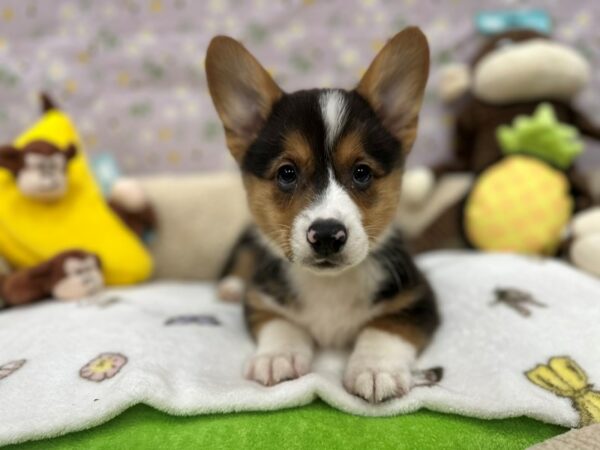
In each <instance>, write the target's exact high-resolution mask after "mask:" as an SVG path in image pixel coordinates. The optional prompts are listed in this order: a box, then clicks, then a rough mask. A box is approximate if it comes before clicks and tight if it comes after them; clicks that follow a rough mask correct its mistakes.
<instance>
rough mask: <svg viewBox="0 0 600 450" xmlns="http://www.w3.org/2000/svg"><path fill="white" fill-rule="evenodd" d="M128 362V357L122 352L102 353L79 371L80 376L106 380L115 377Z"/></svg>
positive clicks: (87, 378)
mask: <svg viewBox="0 0 600 450" xmlns="http://www.w3.org/2000/svg"><path fill="white" fill-rule="evenodd" d="M125 364H127V357H126V356H124V355H122V354H120V353H102V354H100V355H98V356H97V357H96V358H94V359H92V360H91V361H90V362H88V363H87V364H86V365H85V366H83V367H82V368H81V370H80V371H79V376H80V377H81V378H85V379H86V380H90V381H96V382H100V381H104V380H108V379H109V378H112V377H114V376H115V375H116V374H118V373H119V371H120V370H121V368H122V367H123V366H124V365H125Z"/></svg>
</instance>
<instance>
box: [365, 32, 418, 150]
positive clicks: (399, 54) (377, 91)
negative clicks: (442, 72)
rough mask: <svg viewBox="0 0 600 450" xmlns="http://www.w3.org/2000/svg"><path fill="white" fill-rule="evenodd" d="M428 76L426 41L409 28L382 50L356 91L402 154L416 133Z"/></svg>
mask: <svg viewBox="0 0 600 450" xmlns="http://www.w3.org/2000/svg"><path fill="white" fill-rule="evenodd" d="M428 74H429V45H428V44H427V38H426V37H425V35H424V34H423V32H422V31H421V30H420V29H418V28H416V27H409V28H405V29H404V30H402V31H401V32H400V33H398V34H396V35H395V36H394V37H393V38H392V39H390V40H389V41H388V43H387V44H386V45H385V46H384V47H383V48H382V49H381V51H380V52H379V54H378V55H377V56H376V57H375V59H374V60H373V62H372V63H371V65H370V66H369V68H368V69H367V71H366V72H365V74H364V76H363V78H362V80H360V83H359V84H358V87H357V88H356V91H357V92H358V93H359V94H360V95H361V96H362V97H363V98H365V99H366V100H367V101H368V102H369V104H370V105H371V107H372V108H373V109H374V110H375V112H376V113H377V115H378V116H379V118H380V119H381V120H382V121H383V124H384V126H385V127H386V128H387V129H388V131H389V132H391V133H392V134H393V135H394V136H395V137H396V138H397V139H398V140H399V141H400V143H401V144H402V150H403V151H404V152H405V153H408V152H409V151H410V149H411V147H412V145H413V143H414V140H415V137H416V134H417V125H418V121H419V111H420V109H421V103H422V102H423V95H424V92H425V85H426V83H427V77H428Z"/></svg>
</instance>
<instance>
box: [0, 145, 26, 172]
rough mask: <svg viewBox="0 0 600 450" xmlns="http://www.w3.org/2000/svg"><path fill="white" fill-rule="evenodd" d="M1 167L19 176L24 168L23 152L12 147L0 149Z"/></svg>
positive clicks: (7, 146)
mask: <svg viewBox="0 0 600 450" xmlns="http://www.w3.org/2000/svg"><path fill="white" fill-rule="evenodd" d="M0 167H1V168H4V169H6V170H8V171H9V172H10V173H12V174H13V175H14V176H17V175H18V173H19V171H20V170H21V169H22V168H23V152H20V151H19V150H17V149H16V148H14V147H12V146H10V145H6V146H3V147H0Z"/></svg>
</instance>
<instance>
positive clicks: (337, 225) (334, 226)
mask: <svg viewBox="0 0 600 450" xmlns="http://www.w3.org/2000/svg"><path fill="white" fill-rule="evenodd" d="M306 239H307V240H308V242H309V244H310V245H311V246H312V248H313V250H314V251H315V252H316V253H317V254H318V255H319V256H329V255H332V254H334V253H337V252H339V251H340V250H341V249H342V247H343V246H344V244H345V243H346V239H348V230H346V227H345V226H344V225H343V224H342V223H341V222H338V221H337V220H333V219H327V220H316V221H314V222H313V224H312V225H311V226H310V227H309V228H308V232H307V233H306Z"/></svg>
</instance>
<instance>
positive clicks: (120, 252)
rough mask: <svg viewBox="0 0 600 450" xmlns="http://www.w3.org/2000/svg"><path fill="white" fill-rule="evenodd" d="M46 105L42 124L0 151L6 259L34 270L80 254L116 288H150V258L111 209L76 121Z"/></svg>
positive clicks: (0, 223)
mask: <svg viewBox="0 0 600 450" xmlns="http://www.w3.org/2000/svg"><path fill="white" fill-rule="evenodd" d="M45 103H46V107H45V108H44V109H45V112H44V114H43V116H42V117H41V119H40V120H39V121H38V122H37V123H35V124H34V125H33V126H32V127H31V128H30V129H29V130H27V131H26V132H25V133H23V134H22V135H21V136H19V137H18V138H17V139H16V140H15V141H14V143H13V145H12V146H8V147H4V148H2V149H0V254H1V255H2V256H3V257H4V258H5V259H6V260H7V261H8V262H9V263H10V264H11V265H12V266H13V267H14V268H15V269H26V268H32V267H35V266H38V265H40V264H42V263H45V262H46V261H48V260H50V259H52V258H55V257H56V256H57V255H58V254H60V253H61V252H64V251H66V250H73V249H75V250H79V251H84V252H88V253H91V254H94V255H95V256H97V257H98V259H99V264H100V265H101V267H102V274H103V276H104V282H105V283H106V284H108V285H127V284H133V283H138V282H141V281H144V280H146V279H147V278H148V277H149V276H150V274H151V272H152V260H151V257H150V254H149V253H148V251H147V250H146V249H145V248H144V246H143V244H142V242H141V240H140V239H139V238H138V236H136V235H135V234H134V233H133V232H132V231H131V230H130V229H129V228H128V227H127V226H126V225H125V224H124V222H123V221H122V220H121V219H120V218H119V217H118V216H117V215H116V214H115V213H114V212H113V210H111V208H110V207H109V206H108V205H107V203H106V201H105V199H104V198H103V196H102V193H101V191H100V188H99V187H98V185H97V184H96V181H95V180H94V177H93V176H92V173H91V171H90V169H89V167H88V163H87V160H86V158H85V156H84V154H83V153H82V152H81V140H80V138H79V136H78V134H77V131H76V129H75V127H74V125H73V123H72V122H71V119H70V118H69V117H68V116H67V115H66V114H65V113H64V112H62V111H60V110H58V109H56V108H55V107H53V105H52V104H51V103H50V102H49V101H48V100H47V99H46V101H45ZM57 150H58V151H57ZM60 152H64V153H62V154H61V153H60ZM61 171H63V172H61ZM57 173H64V177H62V178H64V180H63V179H62V178H61V177H58V176H57V177H54V174H57ZM53 177H54V178H53ZM0 294H1V293H0Z"/></svg>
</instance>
